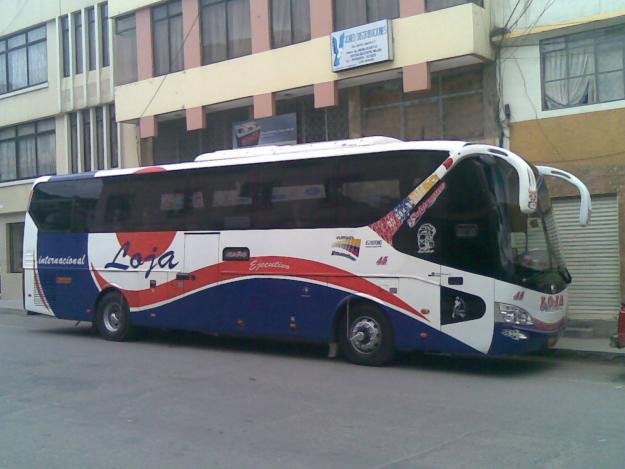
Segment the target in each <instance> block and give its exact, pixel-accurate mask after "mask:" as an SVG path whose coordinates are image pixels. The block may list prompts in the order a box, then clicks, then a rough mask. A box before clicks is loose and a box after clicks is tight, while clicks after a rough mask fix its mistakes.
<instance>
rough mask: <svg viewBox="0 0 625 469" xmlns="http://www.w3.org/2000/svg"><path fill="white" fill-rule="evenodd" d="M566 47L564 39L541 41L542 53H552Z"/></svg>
mask: <svg viewBox="0 0 625 469" xmlns="http://www.w3.org/2000/svg"><path fill="white" fill-rule="evenodd" d="M565 46H566V42H565V40H564V38H563V37H559V38H556V39H549V40H545V41H540V50H541V52H550V51H554V50H562V49H564V48H565Z"/></svg>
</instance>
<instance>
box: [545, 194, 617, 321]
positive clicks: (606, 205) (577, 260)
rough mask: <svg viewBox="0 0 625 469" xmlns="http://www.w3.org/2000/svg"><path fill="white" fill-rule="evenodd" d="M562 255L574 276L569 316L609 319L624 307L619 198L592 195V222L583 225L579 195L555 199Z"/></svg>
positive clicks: (554, 205)
mask: <svg viewBox="0 0 625 469" xmlns="http://www.w3.org/2000/svg"><path fill="white" fill-rule="evenodd" d="M553 207H554V215H555V220H556V224H557V227H558V237H559V238H560V246H561V251H562V255H563V256H564V259H565V261H566V264H567V267H568V269H569V271H570V272H571V275H572V276H573V283H572V284H571V287H570V290H569V292H570V297H569V298H570V307H569V316H570V317H572V318H586V319H588V318H596V319H605V318H607V317H613V316H614V314H615V313H616V312H617V311H618V310H619V308H620V302H621V294H620V265H619V232H618V226H619V225H618V202H617V199H616V196H615V195H607V196H593V197H592V220H591V224H590V226H587V227H582V226H579V199H575V198H564V199H554V201H553Z"/></svg>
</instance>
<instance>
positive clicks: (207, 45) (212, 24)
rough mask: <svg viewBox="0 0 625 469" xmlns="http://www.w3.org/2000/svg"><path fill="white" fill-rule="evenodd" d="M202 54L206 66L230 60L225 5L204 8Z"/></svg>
mask: <svg viewBox="0 0 625 469" xmlns="http://www.w3.org/2000/svg"><path fill="white" fill-rule="evenodd" d="M202 54H203V62H204V63H205V64H207V63H213V62H220V61H222V60H226V59H227V58H228V52H227V45H226V5H225V4H224V3H219V4H217V5H214V6H208V7H204V8H202Z"/></svg>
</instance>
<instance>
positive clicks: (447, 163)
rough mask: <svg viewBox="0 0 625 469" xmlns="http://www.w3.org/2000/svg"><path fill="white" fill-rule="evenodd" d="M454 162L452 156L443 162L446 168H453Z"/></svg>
mask: <svg viewBox="0 0 625 469" xmlns="http://www.w3.org/2000/svg"><path fill="white" fill-rule="evenodd" d="M453 164H454V160H453V159H451V158H447V159H446V160H445V161H444V162H443V166H445V169H447V170H449V168H451V167H452V166H453Z"/></svg>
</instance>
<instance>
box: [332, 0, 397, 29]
mask: <svg viewBox="0 0 625 469" xmlns="http://www.w3.org/2000/svg"><path fill="white" fill-rule="evenodd" d="M394 18H399V0H336V1H335V2H334V29H335V30H336V31H341V30H343V29H348V28H353V27H354V26H360V25H361V24H367V23H372V22H374V21H378V20H384V19H394Z"/></svg>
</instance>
